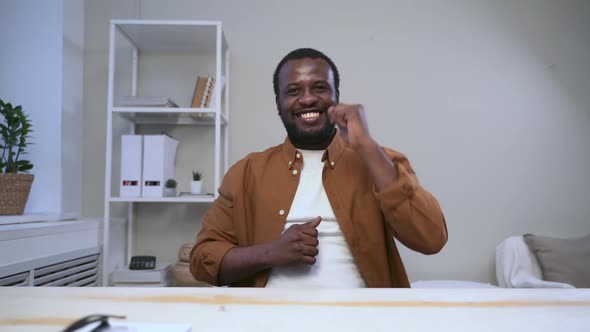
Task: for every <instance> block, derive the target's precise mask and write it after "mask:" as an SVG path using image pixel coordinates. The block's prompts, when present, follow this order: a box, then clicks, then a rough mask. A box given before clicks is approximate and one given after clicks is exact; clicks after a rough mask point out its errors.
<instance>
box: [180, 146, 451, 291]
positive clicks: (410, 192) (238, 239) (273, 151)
mask: <svg viewBox="0 0 590 332" xmlns="http://www.w3.org/2000/svg"><path fill="white" fill-rule="evenodd" d="M384 151H385V152H386V153H387V155H388V156H389V157H390V158H391V159H392V160H393V161H394V163H395V165H396V167H397V170H398V174H399V177H398V180H397V181H395V182H394V183H392V184H391V185H389V187H387V188H385V189H384V190H382V191H381V192H376V190H375V187H374V185H373V179H372V177H371V175H370V174H369V172H368V170H367V169H366V167H365V166H364V165H363V163H362V161H361V160H360V158H359V157H358V156H357V154H356V152H354V151H353V150H352V149H351V148H350V147H348V146H346V145H345V144H344V142H343V141H342V139H341V138H340V135H336V136H335V137H334V140H333V141H332V143H331V144H330V146H329V147H328V149H327V150H326V153H325V154H324V158H323V161H324V164H325V166H324V170H323V174H322V179H323V184H324V189H325V190H326V194H327V196H328V200H329V201H330V205H331V206H332V209H333V210H334V215H335V216H336V219H337V220H338V223H339V224H340V228H341V229H342V233H343V234H344V238H345V239H346V242H347V243H348V245H349V247H350V250H351V253H352V256H353V257H354V261H355V263H356V265H357V267H358V269H359V271H360V274H361V276H362V277H363V279H364V280H365V283H366V285H367V286H368V287H409V286H410V283H409V281H408V277H407V275H406V271H405V269H404V265H403V263H402V260H401V257H400V255H399V252H398V251H397V248H396V245H395V242H394V240H393V237H395V238H397V239H398V240H399V241H400V242H402V243H403V244H404V245H406V246H407V247H409V248H411V249H413V250H416V251H419V252H422V253H425V254H433V253H436V252H438V251H440V250H441V249H442V247H443V246H444V244H445V243H446V241H447V228H446V223H445V220H444V216H443V214H442V212H441V209H440V206H439V204H438V202H437V201H436V199H435V198H434V197H433V196H432V195H431V194H430V193H429V192H427V191H426V190H424V188H422V186H420V184H419V183H418V179H417V177H416V175H415V173H414V171H413V170H412V167H411V166H410V162H409V161H408V159H407V158H406V157H405V156H404V155H403V154H401V153H399V152H397V151H394V150H391V149H388V148H384ZM301 168H302V159H301V158H298V152H297V149H296V148H295V147H294V146H293V145H292V144H291V142H290V141H289V139H286V140H285V142H284V143H283V144H281V145H278V146H275V147H272V148H269V149H268V150H266V151H264V152H258V153H252V154H250V155H248V156H247V157H246V158H244V159H242V160H240V161H239V162H237V163H236V164H235V165H234V166H232V167H231V169H230V170H229V171H228V172H227V174H226V175H225V177H224V179H223V182H222V184H221V187H220V188H219V198H218V199H217V200H215V202H214V203H213V205H212V206H211V208H210V209H209V210H208V211H207V213H206V214H205V216H204V217H203V228H202V230H201V231H200V232H199V234H198V236H197V243H196V245H195V246H194V248H193V250H192V252H191V263H190V269H191V272H192V274H193V275H194V276H195V278H196V279H198V280H202V281H205V282H208V283H210V284H213V285H218V273H219V267H220V265H221V261H222V260H223V256H224V255H225V254H226V253H227V252H228V251H229V250H230V249H232V248H233V247H235V246H250V245H255V244H262V243H267V242H270V241H273V240H276V239H278V238H279V237H280V236H281V233H282V232H283V228H284V226H285V222H286V219H287V215H288V214H289V209H290V207H291V203H292V202H293V198H294V197H295V192H296V190H297V185H298V184H299V174H300V172H299V171H300V170H301ZM269 272H270V270H266V271H262V272H260V273H257V274H255V275H254V276H252V277H249V278H247V279H244V280H241V281H240V282H237V283H234V284H231V285H230V286H236V287H248V286H255V287H264V286H265V285H266V282H267V280H268V276H269Z"/></svg>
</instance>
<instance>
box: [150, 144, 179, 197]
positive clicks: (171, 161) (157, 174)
mask: <svg viewBox="0 0 590 332" xmlns="http://www.w3.org/2000/svg"><path fill="white" fill-rule="evenodd" d="M177 148H178V141H177V140H175V139H173V138H171V137H169V136H167V135H145V136H144V137H143V182H142V188H141V192H142V196H143V197H163V196H164V183H166V180H168V179H173V178H174V165H175V160H176V149H177Z"/></svg>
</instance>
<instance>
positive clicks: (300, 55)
mask: <svg viewBox="0 0 590 332" xmlns="http://www.w3.org/2000/svg"><path fill="white" fill-rule="evenodd" d="M305 58H309V59H322V60H324V61H326V62H327V63H328V64H329V65H330V68H332V71H333V72H334V88H336V98H338V97H339V96H340V90H339V89H340V74H338V68H336V65H335V64H334V62H332V59H330V58H329V57H328V56H327V55H325V54H324V53H322V52H320V51H318V50H315V49H313V48H299V49H296V50H294V51H291V52H289V54H287V55H285V57H284V58H283V59H282V60H281V62H279V64H278V65H277V68H276V69H275V72H274V74H273V77H272V84H273V87H274V90H275V97H278V96H279V72H280V71H281V68H283V65H284V64H285V63H286V62H287V61H289V60H298V59H305Z"/></svg>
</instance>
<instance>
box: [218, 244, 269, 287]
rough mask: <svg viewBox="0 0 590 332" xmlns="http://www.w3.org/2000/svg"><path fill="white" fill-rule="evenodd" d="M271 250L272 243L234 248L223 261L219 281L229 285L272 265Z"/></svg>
mask: <svg viewBox="0 0 590 332" xmlns="http://www.w3.org/2000/svg"><path fill="white" fill-rule="evenodd" d="M271 252H272V249H271V243H264V244H258V245H253V246H248V247H234V248H232V249H231V250H230V251H228V252H227V253H226V254H225V256H224V257H223V260H222V261H221V266H220V268H219V283H220V284H221V285H227V284H229V283H232V282H236V281H239V280H242V279H244V278H247V277H249V276H251V275H253V274H255V273H257V272H260V271H262V270H265V269H268V268H270V267H272V263H271Z"/></svg>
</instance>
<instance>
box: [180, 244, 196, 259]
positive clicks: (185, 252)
mask: <svg viewBox="0 0 590 332" xmlns="http://www.w3.org/2000/svg"><path fill="white" fill-rule="evenodd" d="M194 246H195V243H194V242H193V243H185V244H183V245H181V246H180V249H178V260H179V261H181V262H190V260H191V250H193V247H194Z"/></svg>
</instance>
